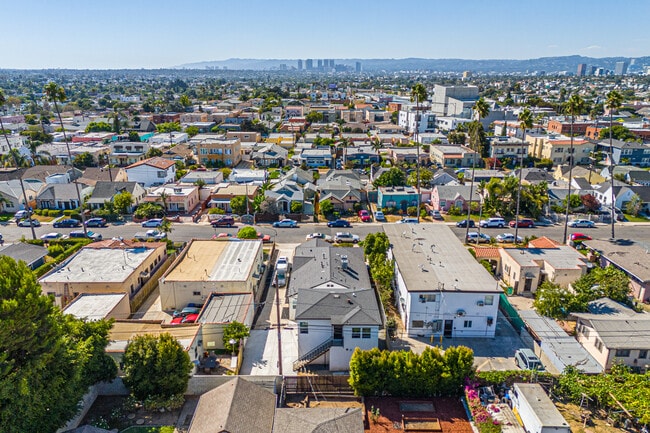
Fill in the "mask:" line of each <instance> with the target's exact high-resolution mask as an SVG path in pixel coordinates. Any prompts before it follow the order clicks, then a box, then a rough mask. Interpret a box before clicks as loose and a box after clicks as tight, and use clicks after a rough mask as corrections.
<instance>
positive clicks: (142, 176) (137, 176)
mask: <svg viewBox="0 0 650 433" xmlns="http://www.w3.org/2000/svg"><path fill="white" fill-rule="evenodd" d="M124 170H125V171H126V175H127V177H128V179H129V182H138V183H139V184H140V185H143V186H145V187H150V186H154V185H164V184H166V183H169V182H173V181H175V180H176V164H175V163H174V161H170V160H168V159H165V158H160V157H158V156H155V157H153V158H149V159H145V160H142V161H139V162H136V163H135V164H131V165H129V166H128V167H126V168H125V169H124Z"/></svg>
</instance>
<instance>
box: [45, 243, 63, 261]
mask: <svg viewBox="0 0 650 433" xmlns="http://www.w3.org/2000/svg"><path fill="white" fill-rule="evenodd" d="M47 251H48V254H49V255H50V256H51V257H55V258H56V257H59V256H60V255H61V254H63V251H65V250H64V249H63V246H62V245H59V244H53V245H50V246H49V247H47Z"/></svg>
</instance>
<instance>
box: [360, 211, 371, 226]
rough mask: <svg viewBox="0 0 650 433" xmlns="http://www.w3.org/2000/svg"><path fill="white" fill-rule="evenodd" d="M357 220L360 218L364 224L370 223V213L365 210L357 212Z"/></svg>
mask: <svg viewBox="0 0 650 433" xmlns="http://www.w3.org/2000/svg"><path fill="white" fill-rule="evenodd" d="M359 218H360V219H361V221H363V222H364V223H367V222H370V221H372V217H371V216H370V212H368V211H367V210H365V209H362V210H360V211H359Z"/></svg>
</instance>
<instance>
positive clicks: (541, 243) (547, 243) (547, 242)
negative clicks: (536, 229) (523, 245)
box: [528, 236, 561, 248]
mask: <svg viewBox="0 0 650 433" xmlns="http://www.w3.org/2000/svg"><path fill="white" fill-rule="evenodd" d="M559 245H561V244H559V243H557V242H555V241H554V240H553V239H551V238H547V237H546V236H542V237H541V238H537V239H532V240H531V241H529V242H528V248H557V247H558V246H559Z"/></svg>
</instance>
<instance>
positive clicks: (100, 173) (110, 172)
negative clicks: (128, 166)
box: [79, 167, 128, 186]
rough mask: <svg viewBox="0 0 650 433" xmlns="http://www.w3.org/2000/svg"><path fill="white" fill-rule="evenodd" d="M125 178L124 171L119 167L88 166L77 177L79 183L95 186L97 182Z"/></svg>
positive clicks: (118, 180) (119, 180)
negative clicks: (81, 174)
mask: <svg viewBox="0 0 650 433" xmlns="http://www.w3.org/2000/svg"><path fill="white" fill-rule="evenodd" d="M127 179H128V178H127V175H126V172H125V171H124V169H123V168H120V167H111V168H104V167H88V168H86V169H85V170H84V172H83V176H81V177H80V178H79V183H83V184H84V185H88V186H95V185H96V184H97V182H126V181H127Z"/></svg>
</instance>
